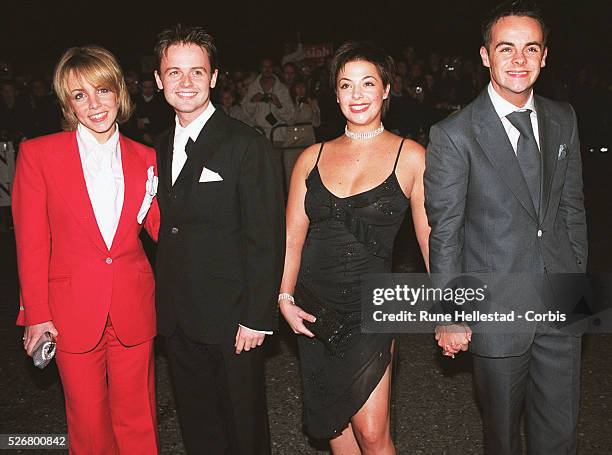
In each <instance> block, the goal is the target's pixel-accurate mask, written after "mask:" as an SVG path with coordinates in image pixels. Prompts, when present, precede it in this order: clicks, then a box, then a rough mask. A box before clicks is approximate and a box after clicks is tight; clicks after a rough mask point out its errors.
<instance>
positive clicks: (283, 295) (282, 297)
mask: <svg viewBox="0 0 612 455" xmlns="http://www.w3.org/2000/svg"><path fill="white" fill-rule="evenodd" d="M281 300H289V301H290V302H291V303H293V304H294V305H295V299H294V298H293V296H292V295H291V294H288V293H286V292H283V293H281V294H278V303H280V301H281Z"/></svg>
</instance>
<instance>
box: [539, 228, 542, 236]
mask: <svg viewBox="0 0 612 455" xmlns="http://www.w3.org/2000/svg"><path fill="white" fill-rule="evenodd" d="M538 237H542V229H538Z"/></svg>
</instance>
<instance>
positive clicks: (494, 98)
mask: <svg viewBox="0 0 612 455" xmlns="http://www.w3.org/2000/svg"><path fill="white" fill-rule="evenodd" d="M487 91H488V92H489V98H491V102H492V103H493V107H494V108H495V112H497V115H499V118H500V119H501V122H502V124H503V125H504V129H505V130H506V134H507V135H508V139H510V143H511V144H512V148H513V149H514V153H515V154H516V146H517V144H518V140H519V136H520V135H521V133H520V132H519V130H517V129H516V128H515V127H514V125H512V123H510V120H508V119H507V118H506V115H508V114H511V113H512V112H514V111H524V110H526V109H531V113H530V114H529V119H530V120H531V127H532V128H533V135H534V136H535V140H536V143H537V144H538V148H540V136H539V134H538V131H539V130H538V115H537V113H536V110H535V103H534V102H533V90H532V91H531V94H530V95H529V99H528V100H527V102H526V103H525V105H524V106H523V107H518V106H515V105H514V104H512V103H511V102H509V101H506V100H505V99H503V98H502V97H501V96H500V95H499V93H497V92H496V91H495V89H494V88H493V85H492V84H491V83H490V82H489V86H488V87H487Z"/></svg>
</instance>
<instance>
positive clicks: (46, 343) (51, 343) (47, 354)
mask: <svg viewBox="0 0 612 455" xmlns="http://www.w3.org/2000/svg"><path fill="white" fill-rule="evenodd" d="M54 356H55V340H54V339H53V338H51V334H50V333H49V332H45V333H43V335H42V336H41V337H40V339H39V340H38V343H36V346H35V347H34V351H33V352H32V360H33V361H34V366H36V367H38V368H40V369H41V370H42V369H43V368H44V367H46V366H47V365H49V362H51V359H53V357H54Z"/></svg>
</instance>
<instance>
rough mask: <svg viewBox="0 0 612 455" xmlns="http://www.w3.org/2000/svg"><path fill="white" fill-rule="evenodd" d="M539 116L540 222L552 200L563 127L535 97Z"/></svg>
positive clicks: (538, 98) (540, 99)
mask: <svg viewBox="0 0 612 455" xmlns="http://www.w3.org/2000/svg"><path fill="white" fill-rule="evenodd" d="M535 104H536V112H537V114H538V135H539V137H540V154H541V156H542V191H541V194H542V199H541V201H540V222H543V221H544V218H545V217H546V211H547V210H548V203H549V199H550V188H551V185H552V178H553V175H555V169H556V167H557V153H558V150H559V138H560V135H561V126H560V125H559V123H558V122H557V121H556V120H555V118H554V116H553V114H552V113H551V112H550V110H548V109H547V106H546V105H545V103H544V102H543V100H542V98H540V97H538V96H536V97H535Z"/></svg>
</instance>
